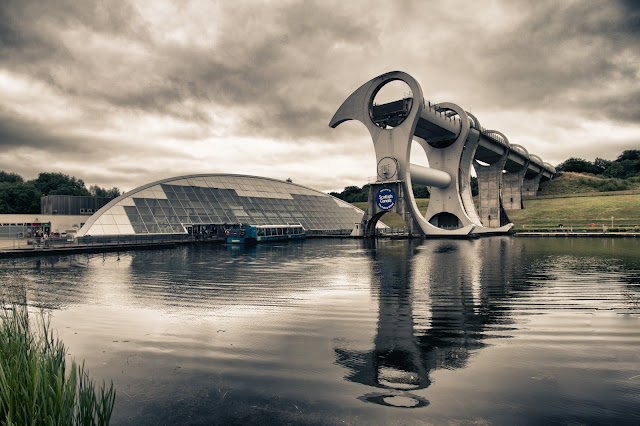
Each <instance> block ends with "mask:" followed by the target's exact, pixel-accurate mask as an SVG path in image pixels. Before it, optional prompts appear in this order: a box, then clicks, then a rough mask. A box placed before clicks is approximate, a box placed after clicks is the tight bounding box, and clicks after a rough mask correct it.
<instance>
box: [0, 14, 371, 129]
mask: <svg viewBox="0 0 640 426" xmlns="http://www.w3.org/2000/svg"><path fill="white" fill-rule="evenodd" d="M46 4H47V5H48V7H45V8H41V7H39V6H40V2H32V3H30V2H23V1H15V2H14V1H10V2H9V3H7V4H5V5H4V7H3V9H2V14H3V16H6V17H7V19H5V20H3V22H4V24H2V29H1V30H0V33H1V34H2V54H3V56H4V57H5V58H7V61H6V62H5V66H8V67H10V68H12V69H14V70H16V71H18V72H21V73H27V74H31V75H32V76H34V77H35V78H37V79H39V80H44V81H47V82H48V83H49V84H50V85H52V86H53V87H56V88H57V89H59V90H61V91H63V92H65V93H67V94H68V95H69V96H72V97H74V98H76V99H78V100H79V101H80V100H81V99H83V98H85V99H95V98H96V97H99V98H100V99H101V100H102V101H103V102H106V103H108V104H110V105H113V106H115V107H118V108H133V109H140V110H144V111H147V112H157V113H162V114H168V115H171V116H175V117H178V118H181V119H189V120H192V121H196V122H200V123H202V124H210V125H215V124H216V123H213V122H212V119H211V117H209V116H208V115H207V113H206V110H205V109H206V106H199V105H194V104H191V106H190V107H188V108H184V107H182V104H183V103H184V102H185V101H188V100H195V101H197V102H213V103H215V104H218V105H222V106H223V107H225V106H226V107H228V108H229V113H233V112H234V111H233V109H235V108H242V109H244V115H241V117H240V118H241V120H240V121H241V125H240V126H239V127H238V128H237V131H238V133H239V134H247V135H255V134H256V133H259V134H263V135H265V136H272V137H278V136H280V137H282V136H287V135H289V136H292V135H297V134H299V133H300V131H301V130H303V131H304V132H305V133H306V134H309V135H317V134H318V133H319V132H324V131H326V129H325V127H326V126H325V124H326V123H325V121H326V119H327V117H328V116H330V115H331V113H332V111H333V110H334V109H335V108H336V106H335V105H327V104H325V103H322V102H321V98H322V97H323V96H324V95H326V93H325V92H326V90H327V89H329V90H331V89H332V88H331V87H330V86H329V87H328V88H327V87H326V85H325V84H323V83H324V82H323V79H324V78H326V76H324V75H323V73H324V72H326V69H325V68H324V66H325V64H326V62H327V59H328V58H327V57H326V55H327V54H329V53H331V47H332V45H333V44H334V43H335V42H336V41H339V40H343V41H346V42H348V43H351V44H357V45H360V46H365V45H367V44H370V43H371V40H375V37H374V34H373V32H372V31H373V29H372V28H371V27H370V26H369V25H365V23H364V22H362V20H360V21H359V20H358V19H357V18H353V17H349V16H343V15H340V13H339V11H334V10H333V9H331V8H327V7H321V6H320V5H319V4H317V3H315V2H302V3H297V4H293V5H290V6H287V5H284V4H278V3H275V4H272V5H269V6H268V7H264V6H263V7H257V6H256V4H255V3H252V2H250V3H247V4H242V2H234V3H233V4H231V3H229V4H228V5H225V6H224V7H223V10H222V12H223V13H224V14H225V16H224V19H220V20H218V21H216V23H215V25H219V29H218V33H219V38H218V40H217V41H216V43H215V45H209V46H193V45H191V46H190V45H187V46H185V45H180V44H177V43H171V42H159V41H157V40H154V39H153V37H151V35H150V34H149V31H147V27H146V24H145V20H144V17H143V16H141V15H140V13H141V12H140V11H139V10H137V9H135V8H133V7H131V6H129V5H128V4H127V3H126V2H118V1H116V2H113V1H109V2H98V3H91V2H75V1H59V2H47V3H46ZM212 25H214V24H212ZM73 30H80V31H81V33H80V34H82V33H83V32H84V31H88V32H89V33H95V34H98V35H100V36H102V37H104V36H113V37H114V38H117V39H118V40H120V41H121V43H122V45H123V46H126V45H127V43H131V44H133V43H135V44H136V45H137V46H138V47H140V48H142V49H144V50H145V51H146V52H147V55H146V56H147V57H146V58H145V65H144V68H142V69H136V68H135V67H132V68H131V69H130V70H129V71H128V73H127V74H126V75H122V74H121V73H117V72H114V73H113V74H109V72H108V71H105V70H99V69H97V66H96V63H101V59H100V58H101V57H102V56H103V55H105V53H104V52H100V51H94V52H92V55H93V58H86V57H79V56H78V55H77V53H75V52H74V51H72V50H71V49H70V48H69V46H66V45H65V43H64V40H63V39H62V38H61V36H60V33H61V32H62V31H73ZM127 59H128V58H127V57H123V58H122V60H127ZM117 65H118V64H113V66H114V68H117ZM66 71H69V73H67V72H66ZM69 74H73V75H75V76H76V78H68V76H69ZM123 78H124V79H125V81H123V80H118V79H123ZM294 84H295V85H296V86H297V89H296V90H294V87H293V86H294ZM176 106H177V107H176ZM318 116H320V117H321V118H319V119H318V121H317V123H322V125H321V126H320V125H319V124H317V123H314V121H313V120H311V121H310V120H309V119H310V118H315V117H318ZM310 123H312V124H310Z"/></svg>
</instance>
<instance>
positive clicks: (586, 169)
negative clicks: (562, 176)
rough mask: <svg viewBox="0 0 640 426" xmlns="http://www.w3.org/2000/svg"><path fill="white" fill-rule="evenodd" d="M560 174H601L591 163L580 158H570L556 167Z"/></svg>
mask: <svg viewBox="0 0 640 426" xmlns="http://www.w3.org/2000/svg"><path fill="white" fill-rule="evenodd" d="M556 169H557V170H558V171H561V172H576V173H602V171H601V170H600V169H599V168H598V167H596V166H595V165H594V164H593V163H592V162H590V161H587V160H584V159H582V158H575V157H571V158H569V159H568V160H566V161H564V162H563V163H560V164H559V165H558V167H556Z"/></svg>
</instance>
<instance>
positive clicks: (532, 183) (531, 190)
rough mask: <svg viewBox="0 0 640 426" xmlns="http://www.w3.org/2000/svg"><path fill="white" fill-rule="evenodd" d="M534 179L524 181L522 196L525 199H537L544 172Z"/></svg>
mask: <svg viewBox="0 0 640 426" xmlns="http://www.w3.org/2000/svg"><path fill="white" fill-rule="evenodd" d="M543 171H544V170H540V173H538V175H537V176H536V177H534V178H532V179H523V182H522V195H523V196H525V197H535V196H536V195H537V194H538V188H539V187H540V179H541V178H542V172H543Z"/></svg>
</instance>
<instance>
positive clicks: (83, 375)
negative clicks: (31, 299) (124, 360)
mask: <svg viewBox="0 0 640 426" xmlns="http://www.w3.org/2000/svg"><path fill="white" fill-rule="evenodd" d="M0 311H1V312H0V424H7V425H14V424H15V425H35V424H37V425H40V424H43V425H45V424H46V425H92V424H98V425H107V424H109V420H110V418H111V413H112V411H113V406H114V403H115V396H116V392H115V389H114V388H113V383H110V384H109V386H107V385H106V384H105V383H104V382H103V383H102V385H101V386H100V387H99V388H98V389H97V392H96V385H95V383H94V382H93V380H91V379H90V378H89V375H88V374H87V372H86V371H85V369H84V362H83V363H82V364H81V365H79V366H78V365H77V364H76V362H75V361H72V362H71V368H70V369H69V370H68V374H67V368H66V367H67V366H66V361H65V355H66V348H65V346H64V344H63V343H62V342H61V341H60V340H59V339H57V338H54V336H53V332H52V331H51V330H50V327H49V322H48V321H47V320H45V317H44V315H42V314H41V315H39V320H40V321H39V322H40V325H39V327H38V326H32V325H31V324H30V319H29V312H28V310H27V307H26V306H23V305H13V306H11V307H2V306H0Z"/></svg>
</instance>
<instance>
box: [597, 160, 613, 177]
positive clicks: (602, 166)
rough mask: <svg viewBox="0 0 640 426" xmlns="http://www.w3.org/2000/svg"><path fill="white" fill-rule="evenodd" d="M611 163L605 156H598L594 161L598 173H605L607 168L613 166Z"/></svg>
mask: <svg viewBox="0 0 640 426" xmlns="http://www.w3.org/2000/svg"><path fill="white" fill-rule="evenodd" d="M611 163H612V162H611V161H609V160H605V159H604V158H596V160H595V161H594V162H593V165H594V166H595V167H596V169H597V170H598V173H597V174H600V173H603V172H604V171H605V170H607V169H608V168H609V167H611Z"/></svg>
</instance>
